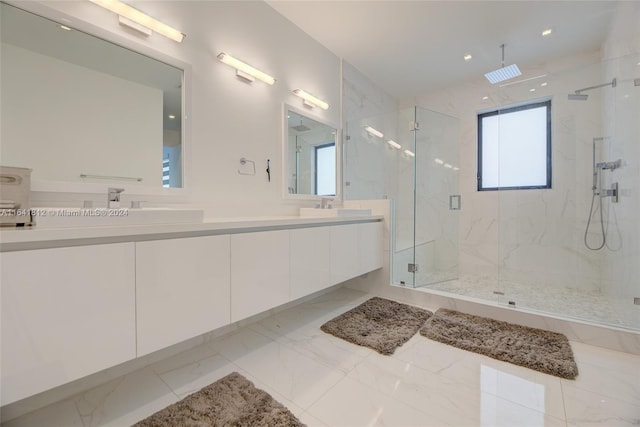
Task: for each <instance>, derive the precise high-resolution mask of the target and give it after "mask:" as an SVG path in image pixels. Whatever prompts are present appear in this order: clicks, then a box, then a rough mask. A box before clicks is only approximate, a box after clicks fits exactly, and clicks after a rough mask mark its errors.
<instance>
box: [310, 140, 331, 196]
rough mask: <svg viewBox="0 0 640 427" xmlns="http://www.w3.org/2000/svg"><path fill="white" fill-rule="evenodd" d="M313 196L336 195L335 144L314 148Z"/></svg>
mask: <svg viewBox="0 0 640 427" xmlns="http://www.w3.org/2000/svg"><path fill="white" fill-rule="evenodd" d="M314 148H315V156H314V159H315V174H314V181H315V182H314V185H315V187H314V188H315V194H317V195H318V196H335V195H336V178H335V177H336V144H335V142H330V143H327V144H321V145H316V146H315V147H314Z"/></svg>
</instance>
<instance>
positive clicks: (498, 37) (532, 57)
mask: <svg viewBox="0 0 640 427" xmlns="http://www.w3.org/2000/svg"><path fill="white" fill-rule="evenodd" d="M267 3H268V4H269V5H270V6H271V7H273V8H274V9H275V10H276V11H278V12H279V13H280V14H282V15H283V16H285V17H286V18H287V19H289V20H290V21H291V22H293V23H294V24H296V25H297V26H298V27H300V28H301V29H302V30H303V31H305V32H306V33H307V34H309V35H310V36H311V37H313V38H314V39H316V40H317V41H318V42H320V43H321V44H323V45H324V46H326V47H327V48H328V49H329V50H331V51H332V52H334V53H335V54H336V55H338V56H339V57H341V58H344V59H345V60H346V61H347V62H349V63H350V64H352V65H353V66H355V67H356V68H357V69H358V70H360V71H361V72H362V73H364V74H365V75H366V76H368V77H369V78H370V79H371V80H373V81H374V82H375V83H376V84H378V85H379V86H380V87H382V88H383V89H385V90H386V91H387V93H389V94H390V95H392V96H393V97H395V98H397V99H407V98H411V97H413V96H417V95H421V94H424V93H427V92H429V91H432V90H436V89H440V88H444V87H449V86H453V85H456V84H459V83H461V82H464V81H469V80H473V79H477V78H478V77H479V76H482V75H483V74H484V73H486V72H488V71H492V70H494V69H496V68H500V66H501V55H502V54H501V50H500V45H501V44H502V43H505V44H506V48H505V51H506V53H505V57H506V58H505V59H506V61H505V62H506V65H509V64H512V63H516V64H518V65H519V66H520V67H521V68H523V67H527V66H533V65H539V64H542V63H545V62H546V61H548V60H550V59H555V58H560V57H564V56H568V55H572V54H577V53H584V52H592V51H595V50H597V49H598V48H599V47H600V46H601V44H602V42H603V41H604V39H605V37H606V34H607V32H608V31H609V25H610V21H611V18H612V15H613V12H614V10H615V8H616V3H617V2H615V1H576V0H573V1H479V0H476V1H397V0H386V1H332V0H325V1H313V0H310V1H307V0H296V1H291V0H287V1H281V0H267ZM546 28H552V29H553V33H552V34H551V35H550V36H547V37H542V35H541V33H542V31H543V30H544V29H546ZM466 53H470V54H471V55H473V59H472V60H471V61H469V62H465V61H464V59H463V56H464V54H466Z"/></svg>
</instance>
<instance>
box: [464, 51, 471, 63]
mask: <svg viewBox="0 0 640 427" xmlns="http://www.w3.org/2000/svg"><path fill="white" fill-rule="evenodd" d="M472 59H473V56H471V54H470V53H467V54H465V55H464V60H465V61H467V62H469V61H471V60H472Z"/></svg>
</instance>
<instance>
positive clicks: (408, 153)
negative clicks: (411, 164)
mask: <svg viewBox="0 0 640 427" xmlns="http://www.w3.org/2000/svg"><path fill="white" fill-rule="evenodd" d="M404 154H406V155H407V156H409V157H415V156H416V154H415V153H414V152H413V151H410V150H404Z"/></svg>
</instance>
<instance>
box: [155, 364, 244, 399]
mask: <svg viewBox="0 0 640 427" xmlns="http://www.w3.org/2000/svg"><path fill="white" fill-rule="evenodd" d="M238 370H239V369H238V367H237V366H236V365H234V364H233V363H231V362H229V361H228V360H227V359H226V358H225V357H223V356H221V355H219V354H216V355H213V356H211V357H208V358H206V359H202V360H198V361H197V362H193V363H191V364H189V365H185V366H181V367H179V368H176V369H173V370H170V371H167V372H164V373H162V374H159V375H160V378H161V379H162V381H164V382H165V384H167V385H168V386H169V388H171V390H172V391H173V392H174V393H175V394H176V395H177V396H178V397H179V398H180V399H183V398H185V397H186V396H188V395H190V394H191V393H195V392H196V391H198V390H200V389H201V388H203V387H206V386H208V385H209V384H211V383H214V382H216V381H217V380H219V379H220V378H222V377H224V376H226V375H229V374H230V373H232V372H234V371H238Z"/></svg>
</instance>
